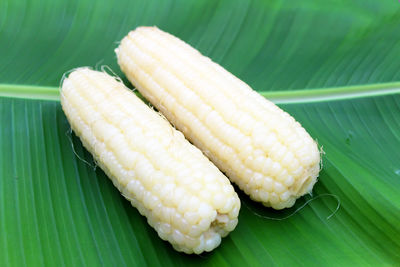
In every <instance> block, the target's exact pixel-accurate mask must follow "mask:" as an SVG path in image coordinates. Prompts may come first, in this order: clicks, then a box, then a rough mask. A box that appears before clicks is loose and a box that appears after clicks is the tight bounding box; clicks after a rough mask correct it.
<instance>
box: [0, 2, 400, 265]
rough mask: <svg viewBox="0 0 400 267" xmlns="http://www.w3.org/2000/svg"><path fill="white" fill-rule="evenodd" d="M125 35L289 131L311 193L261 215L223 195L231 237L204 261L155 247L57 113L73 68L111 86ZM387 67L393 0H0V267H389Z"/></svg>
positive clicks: (398, 135) (396, 259)
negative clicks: (181, 46)
mask: <svg viewBox="0 0 400 267" xmlns="http://www.w3.org/2000/svg"><path fill="white" fill-rule="evenodd" d="M139 25H157V26H158V27H159V28H161V29H163V30H165V31H168V32H170V33H172V34H174V35H176V36H178V37H180V38H181V39H183V40H185V41H186V42H188V43H190V44H191V45H193V46H194V47H196V48H197V49H199V50H200V51H201V52H202V53H203V54H205V55H207V56H209V57H210V58H212V59H213V60H214V61H216V62H218V63H219V64H221V65H222V66H224V67H225V68H226V69H228V70H229V71H231V72H232V73H234V74H235V75H237V76H238V77H239V78H241V79H242V80H244V81H246V82H247V83H248V84H249V85H250V86H252V87H253V88H254V89H255V90H257V91H259V92H260V93H261V94H263V95H264V96H265V97H268V98H270V99H271V100H273V101H275V102H276V103H278V104H279V105H280V107H282V108H283V109H284V110H286V111H288V112H289V113H291V114H292V115H293V116H294V117H295V118H296V119H297V120H298V121H300V122H301V123H302V124H303V126H304V127H305V128H306V129H307V130H308V131H309V132H310V134H311V135H312V136H313V137H314V138H315V139H316V140H317V141H318V143H319V145H320V146H322V147H323V150H324V152H325V154H324V155H323V170H322V172H321V174H320V177H319V182H318V183H317V184H316V186H315V187H314V190H313V193H312V195H308V196H305V197H303V198H301V199H299V200H298V202H297V203H296V205H295V206H294V207H293V208H291V209H287V210H284V211H274V210H271V209H268V208H265V207H262V206H261V205H259V204H257V203H254V202H252V201H251V200H250V199H249V198H248V197H247V196H246V195H244V194H243V193H241V192H239V190H237V191H238V192H239V195H240V197H241V200H242V209H241V211H240V215H239V224H238V226H237V228H236V229H235V231H233V232H232V233H231V234H230V235H229V236H228V237H226V238H224V239H223V241H222V244H221V246H220V247H218V248H217V249H216V250H215V251H213V252H211V253H206V254H202V255H200V256H195V255H185V254H183V253H178V252H176V251H174V250H173V249H172V247H171V246H170V245H169V244H168V243H167V242H165V241H162V240H161V239H160V238H159V237H158V236H157V234H156V232H155V231H154V230H153V229H152V228H151V227H150V226H149V225H148V224H147V222H146V219H145V218H144V217H142V216H140V214H139V213H138V211H137V210H136V209H135V208H133V207H131V205H130V203H129V202H128V201H126V200H125V199H124V198H123V197H122V196H121V195H120V194H119V192H118V190H117V189H116V188H114V187H113V185H112V183H111V182H110V181H109V179H108V178H107V177H106V176H105V174H104V173H103V172H102V171H101V170H100V169H98V168H97V169H95V168H94V165H93V164H92V157H91V155H90V154H89V153H88V152H87V151H86V150H85V149H84V148H83V147H82V145H81V143H80V141H79V139H78V138H77V137H76V136H74V135H73V134H70V132H69V130H70V127H69V125H68V122H67V120H66V118H65V116H64V114H63V112H62V109H61V106H60V103H59V101H58V99H59V97H58V86H59V82H60V80H61V77H62V76H63V74H64V73H65V72H67V71H69V70H71V69H73V68H76V67H79V66H92V67H94V68H95V67H96V66H100V65H108V66H109V67H110V68H111V69H112V70H113V71H115V72H116V73H117V74H118V75H120V76H122V77H124V76H123V74H122V73H121V71H120V70H119V68H118V65H117V64H116V58H115V55H114V52H113V50H114V48H115V47H116V46H117V45H118V41H119V40H121V38H122V37H123V36H124V35H125V34H126V33H127V32H128V31H129V30H132V29H134V28H135V27H137V26H139ZM399 59H400V2H399V1H397V0H379V1H376V0H352V1H345V0H325V1H323V0H302V1H290V0H264V1H261V0H254V1H249V0H244V1H243V0H241V1H239V0H235V1H232V0H227V1H215V0H208V1H206V0H197V1H196V0H180V1H172V0H164V1H161V0H160V1H148V0H147V1H145V0H143V1H129V0H120V1H105V0H102V1H90V0H69V1H61V0H58V1H56V0H32V1H23V0H1V1H0V151H1V153H0V266H98V265H105V266H163V267H164V266H275V265H276V266H293V265H296V266H297V265H299V266H302V265H307V266H355V265H356V266H373V265H375V266H376V265H378V266H396V265H400V151H399V150H400V83H399V81H400V60H399ZM124 81H126V79H125V78H124ZM127 84H128V83H127ZM85 161H86V162H88V163H85Z"/></svg>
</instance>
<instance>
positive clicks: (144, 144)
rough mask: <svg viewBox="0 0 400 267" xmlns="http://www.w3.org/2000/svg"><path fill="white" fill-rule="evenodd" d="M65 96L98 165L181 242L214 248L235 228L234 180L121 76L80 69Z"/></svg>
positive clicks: (180, 245) (187, 247) (188, 248)
mask: <svg viewBox="0 0 400 267" xmlns="http://www.w3.org/2000/svg"><path fill="white" fill-rule="evenodd" d="M61 104H62V107H63V110H64V112H65V114H66V116H67V118H68V121H69V122H70V124H71V127H72V129H73V130H74V132H75V133H76V134H77V135H78V136H79V137H80V139H81V141H82V143H83V145H84V146H85V147H86V148H87V149H88V150H89V151H90V152H91V153H92V155H93V156H94V158H95V160H96V161H97V163H98V165H99V166H100V167H101V168H102V169H103V170H104V172H105V173H106V174H107V175H108V177H110V179H111V180H112V182H113V183H114V185H115V186H116V187H117V188H118V189H119V191H121V193H122V195H123V196H124V197H125V198H127V199H129V200H130V201H131V203H132V205H133V206H135V207H136V208H138V210H139V212H140V213H141V214H142V215H144V216H146V217H147V221H148V223H149V224H150V225H151V226H152V227H154V228H155V229H156V231H157V233H158V235H159V236H160V237H161V238H162V239H163V240H168V241H169V242H170V243H171V244H172V245H173V247H174V248H175V249H176V250H178V251H183V252H186V253H197V254H199V253H201V252H203V251H210V250H212V249H214V248H215V247H217V246H218V245H219V244H220V242H221V237H224V236H226V235H227V234H228V233H229V232H230V231H232V230H233V229H234V228H235V226H236V224H237V221H238V220H237V216H238V213H239V208H240V201H239V198H238V196H237V194H236V193H235V191H234V190H233V187H232V185H231V184H230V182H229V180H228V179H227V178H226V177H225V176H224V175H223V174H222V173H221V172H220V171H219V170H218V168H217V167H215V166H214V165H213V164H212V163H211V162H210V161H209V160H208V159H207V158H206V157H205V156H204V155H203V154H202V153H201V151H200V150H198V149H197V148H196V147H195V146H193V145H191V144H190V143H189V142H188V141H187V140H186V139H185V138H184V136H183V134H182V133H181V132H179V131H177V130H175V129H174V128H173V127H172V126H171V125H170V124H169V122H168V121H166V120H165V119H164V118H162V117H161V116H160V115H159V114H158V113H156V112H155V111H153V110H151V109H150V108H149V107H148V106H147V105H146V104H144V103H143V102H142V101H141V100H140V99H139V98H138V97H137V96H136V95H135V94H134V93H132V92H131V91H130V90H129V89H127V88H126V87H125V86H124V85H123V84H122V83H121V82H118V81H116V80H115V79H114V78H113V77H111V76H109V75H107V74H105V73H103V72H98V71H93V70H90V69H88V68H80V69H77V70H75V71H74V72H72V73H71V74H70V75H69V77H68V78H67V79H65V80H64V82H63V84H62V91H61Z"/></svg>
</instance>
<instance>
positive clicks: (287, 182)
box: [283, 175, 294, 187]
mask: <svg viewBox="0 0 400 267" xmlns="http://www.w3.org/2000/svg"><path fill="white" fill-rule="evenodd" d="M293 183H294V178H293V176H291V175H288V176H287V177H286V179H285V180H284V182H283V184H284V185H285V186H287V187H290V186H292V185H293Z"/></svg>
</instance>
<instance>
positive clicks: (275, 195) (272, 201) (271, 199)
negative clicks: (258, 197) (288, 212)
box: [269, 192, 280, 205]
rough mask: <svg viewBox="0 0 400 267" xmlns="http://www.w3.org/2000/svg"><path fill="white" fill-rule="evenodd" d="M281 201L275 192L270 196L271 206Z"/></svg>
mask: <svg viewBox="0 0 400 267" xmlns="http://www.w3.org/2000/svg"><path fill="white" fill-rule="evenodd" d="M279 201H280V199H279V195H278V194H277V193H275V192H271V193H270V194H269V202H270V203H271V205H276V204H277V203H279Z"/></svg>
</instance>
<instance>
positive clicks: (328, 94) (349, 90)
mask: <svg viewBox="0 0 400 267" xmlns="http://www.w3.org/2000/svg"><path fill="white" fill-rule="evenodd" d="M259 93H260V94H261V95H262V96H264V97H266V98H268V99H269V100H271V101H272V102H274V103H276V104H298V103H312V102H324V101H334V100H346V99H354V98H362V97H371V96H382V95H390V94H400V82H391V83H377V84H367V85H354V86H342V87H330V88H316V89H299V90H288V91H259ZM0 97H11V98H24V99H38V100H52V101H60V94H59V87H51V86H37V85H19V84H0Z"/></svg>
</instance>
